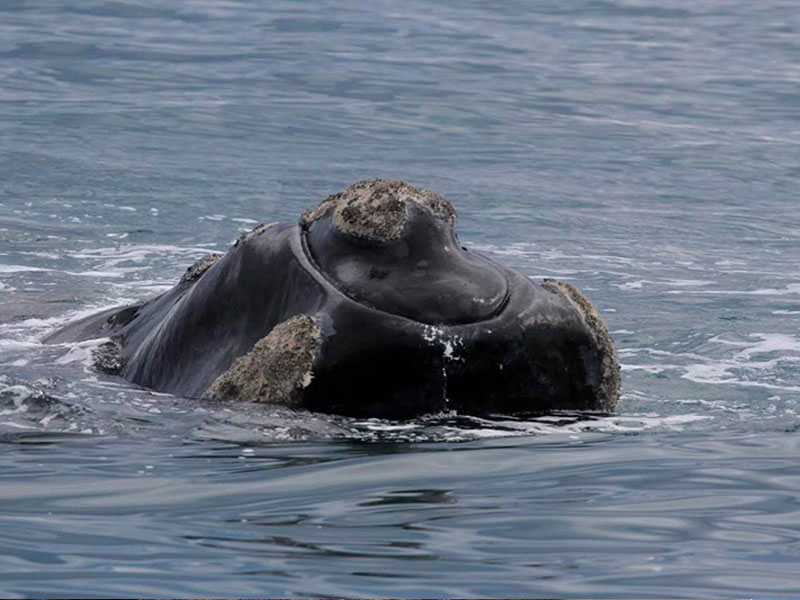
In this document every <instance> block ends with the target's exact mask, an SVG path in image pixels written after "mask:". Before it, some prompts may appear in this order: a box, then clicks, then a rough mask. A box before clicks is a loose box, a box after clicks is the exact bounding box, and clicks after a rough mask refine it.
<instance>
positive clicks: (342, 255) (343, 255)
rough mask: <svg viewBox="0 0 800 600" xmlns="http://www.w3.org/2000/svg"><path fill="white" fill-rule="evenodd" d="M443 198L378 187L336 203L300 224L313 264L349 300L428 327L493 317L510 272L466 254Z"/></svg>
mask: <svg viewBox="0 0 800 600" xmlns="http://www.w3.org/2000/svg"><path fill="white" fill-rule="evenodd" d="M455 222H456V213H455V210H454V209H453V207H452V205H451V204H450V203H449V202H448V201H447V200H445V199H444V198H443V197H441V196H439V195H438V194H435V193H434V192H430V191H428V190H422V189H420V188H415V187H413V186H410V185H408V184H405V183H403V182H400V181H391V180H390V181H387V180H371V181H365V182H359V183H356V184H354V185H353V186H350V187H349V188H347V189H346V190H344V191H343V192H341V193H340V194H336V195H334V196H330V197H329V198H327V199H326V200H324V201H323V202H322V204H320V206H319V207H318V208H317V209H316V210H315V211H313V212H310V213H306V214H305V216H304V218H303V219H301V226H302V228H303V235H304V236H305V241H306V244H305V246H306V248H307V249H308V252H309V254H310V258H311V259H312V261H313V262H314V263H315V265H316V266H317V268H318V269H319V270H320V272H322V273H323V274H324V275H325V276H326V277H327V278H328V280H329V281H330V282H331V283H332V284H333V285H334V286H335V287H337V288H338V289H339V290H340V291H342V292H343V293H344V294H346V295H347V296H349V297H350V298H352V299H354V300H356V301H357V302H360V303H362V304H366V305H368V306H371V307H373V308H376V309H378V310H382V311H385V312H389V313H392V314H396V315H400V316H403V317H406V318H409V319H413V320H415V321H419V322H422V323H429V324H442V325H455V324H464V323H473V322H477V321H482V320H486V319H489V318H492V317H493V316H495V315H496V314H498V312H499V311H501V310H502V307H503V306H504V304H505V302H506V299H507V295H508V281H507V278H506V275H505V273H504V269H503V268H502V267H500V266H499V265H497V264H495V263H493V262H492V261H490V260H488V259H487V258H485V257H483V256H481V255H480V254H478V253H476V252H470V251H467V250H466V249H465V248H463V247H461V246H460V244H459V243H458V240H457V239H456V236H455V233H454V231H453V225H454V224H455Z"/></svg>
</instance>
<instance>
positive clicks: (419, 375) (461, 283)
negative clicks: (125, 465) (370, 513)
mask: <svg viewBox="0 0 800 600" xmlns="http://www.w3.org/2000/svg"><path fill="white" fill-rule="evenodd" d="M414 194H417V196H414ZM419 194H422V195H419ZM425 194H427V196H426V195H425ZM354 198H355V200H354ZM387 198H388V200H387ZM419 198H422V200H419ZM431 198H433V200H434V201H435V202H434V201H431V200H430V199H431ZM439 200H441V201H442V202H445V204H439ZM326 202H327V203H328V204H327V205H326ZM359 202H361V203H362V204H359ZM363 202H367V205H363ZM365 206H366V208H365ZM359 207H360V208H359ZM376 207H377V209H380V210H383V209H386V210H388V211H389V213H387V214H388V218H387V219H385V220H383V221H380V220H378V221H375V217H374V215H376V214H379V213H380V210H377V209H376ZM387 207H388V208H387ZM442 207H444V208H442ZM373 209H376V210H374V211H373ZM445 209H447V210H450V211H452V208H451V207H450V205H449V204H447V203H446V201H444V200H443V199H441V197H440V196H436V195H435V194H433V193H431V192H427V191H425V190H419V189H418V188H413V187H411V186H407V185H406V184H403V183H402V182H397V181H383V180H372V181H367V182H359V183H357V184H354V185H353V186H351V187H350V188H348V189H347V190H345V191H344V192H342V193H340V194H337V195H335V196H331V197H329V198H328V199H327V200H326V201H325V202H323V204H322V205H320V207H319V208H318V209H317V210H316V211H315V212H314V213H305V214H304V216H303V217H302V218H301V221H300V223H299V224H274V225H271V226H260V227H258V228H256V229H255V230H254V231H253V232H251V233H249V234H247V235H245V236H242V237H240V239H239V241H237V243H236V244H235V245H234V246H233V247H232V248H231V249H230V250H229V251H228V252H227V253H226V254H225V255H224V256H222V257H221V258H219V259H218V260H216V262H213V264H212V261H205V262H204V263H202V264H201V263H198V264H199V265H200V266H199V267H194V271H193V270H192V268H190V270H189V271H188V272H187V275H186V276H184V278H183V279H182V280H181V282H180V283H178V284H177V285H176V286H175V287H174V288H172V289H171V290H169V291H168V292H166V293H164V294H162V295H160V296H158V297H156V298H153V299H151V300H149V301H147V302H143V303H141V304H136V305H133V306H128V307H124V308H116V309H111V310H107V311H104V312H102V313H99V314H97V315H93V316H91V317H88V318H85V319H82V320H80V321H77V322H75V323H72V324H70V325H68V326H66V327H65V328H63V329H61V330H60V331H57V332H56V333H54V334H52V335H51V336H49V337H48V338H47V339H46V340H45V341H46V342H49V343H61V342H75V341H80V340H86V339H92V338H109V339H110V340H111V341H110V342H107V343H106V344H105V346H104V355H103V353H101V354H100V358H99V359H98V362H99V364H100V366H101V367H103V368H104V369H105V370H106V371H110V372H113V373H116V374H119V375H122V376H123V377H125V378H126V379H128V380H130V381H131V382H133V383H136V384H138V385H140V386H143V387H147V388H151V389H154V390H157V391H161V392H169V393H172V394H175V395H180V396H186V397H194V398H200V397H204V396H205V397H230V398H239V399H244V400H255V401H266V402H275V403H280V404H286V405H289V406H295V407H302V408H306V409H310V410H314V411H320V412H326V413H335V414H342V415H350V416H357V417H380V418H392V419H402V418H410V417H414V416H417V415H421V414H425V413H434V412H440V411H447V410H455V411H458V413H460V414H492V413H503V414H513V413H544V412H548V411H551V410H554V409H559V410H564V409H577V410H596V411H604V412H608V411H612V410H613V408H614V406H615V404H616V401H617V398H618V395H619V375H618V373H619V366H618V363H617V360H616V356H615V354H614V349H613V345H612V342H611V338H610V337H609V335H608V332H607V330H606V329H605V326H604V325H603V324H602V321H601V320H600V318H599V317H598V316H597V313H596V311H594V309H593V308H592V307H591V305H590V304H589V303H588V301H587V300H586V299H585V298H583V296H582V295H581V294H580V292H578V291H577V290H576V289H575V288H573V287H572V286H569V285H567V284H562V283H560V282H555V281H553V280H546V281H545V282H542V283H536V282H533V281H531V280H529V279H528V278H526V277H524V276H522V275H520V274H519V273H517V272H515V271H513V270H511V269H509V268H507V267H505V266H503V265H501V264H498V263H497V262H494V261H493V260H491V259H490V258H488V257H486V256H484V255H482V254H481V253H478V252H475V251H473V250H468V249H466V248H464V247H462V246H461V245H460V244H459V242H458V240H457V238H456V235H455V233H454V230H453V222H454V220H455V213H454V212H452V215H451V214H450V213H448V212H447V211H446V210H445ZM359 210H361V212H359ZM365 210H367V211H368V212H365ZM348 211H349V212H348ZM369 211H373V212H369ZM391 211H394V213H392V212H391ZM398 214H399V215H400V217H397V215H398ZM353 215H355V216H353ZM348 218H349V219H350V221H349V222H348ZM359 219H360V221H359ZM393 219H394V220H393ZM370 220H372V221H370ZM387 222H388V223H389V226H391V227H394V229H392V230H391V231H389V232H388V233H387V228H386V226H385V225H386V223H387ZM365 223H366V224H365ZM376 223H377V225H376ZM359 227H360V228H361V229H359ZM391 227H390V229H391ZM381 228H383V229H381ZM209 264H210V266H208V265H209ZM204 267H207V268H204ZM298 316H302V317H303V318H305V319H307V321H306V323H308V324H310V325H311V328H312V329H309V330H308V331H311V330H313V331H314V332H316V333H315V335H316V337H314V338H313V339H314V340H315V341H314V342H313V343H312V342H309V341H308V340H309V339H311V338H310V337H308V335H306V337H302V336H299V334H298V336H296V337H294V338H293V337H291V336H292V335H294V333H293V332H294V331H295V330H294V329H292V327H291V326H292V325H293V324H295V323H297V322H298V321H297V319H296V317H298ZM293 318H295V319H293ZM287 323H288V324H289V325H286V324H287ZM281 324H284V325H283V326H282V327H277V326H279V325H281ZM273 330H275V332H277V331H278V330H280V331H281V332H284V331H285V332H288V334H287V335H289V338H286V337H282V338H280V340H283V341H281V342H279V343H277V345H276V343H273V342H270V340H272V339H273V338H275V339H278V338H277V337H276V335H277V333H274V334H273V335H270V337H269V338H267V336H268V335H269V334H270V333H271V332H273ZM281 335H283V333H281ZM312 337H313V336H312ZM265 339H266V342H264V340H265ZM286 339H289V340H290V342H291V343H290V344H288V345H287V344H286V343H285V340H286ZM294 340H297V342H296V343H294ZM260 341H261V342H260ZM270 343H272V345H271V346H270ZM257 344H259V345H257ZM292 344H294V345H292ZM304 344H305V345H304ZM262 347H263V348H267V351H266V354H263V353H259V352H261V350H258V351H257V349H258V348H262ZM289 347H291V348H294V347H296V348H299V352H300V354H297V353H295V354H291V355H288V354H286V352H288V350H286V348H289ZM254 348H255V349H254ZM301 354H302V356H306V357H308V360H309V361H310V362H308V364H306V363H303V364H306V367H308V368H307V369H306V370H305V371H303V372H302V373H301V372H300V371H302V369H303V368H305V367H302V365H300V367H297V368H298V369H300V370H297V369H294V367H296V366H297V364H299V363H298V360H299V359H297V356H300V355H301ZM275 356H278V357H279V358H277V359H276V358H275ZM243 357H245V358H243ZM247 357H250V358H247ZM262 357H266V358H262ZM237 359H241V360H239V361H237ZM260 360H262V361H265V362H270V361H271V363H270V364H269V365H265V366H264V370H263V372H264V373H268V374H271V377H272V378H273V379H275V378H276V377H278V378H280V377H282V376H283V375H282V374H283V373H284V372H285V373H286V376H287V377H294V380H291V381H289V382H288V383H287V385H286V386H284V387H286V388H287V389H288V390H289V392H276V391H275V389H274V386H273V387H272V388H271V387H270V384H269V382H267V383H266V384H259V385H260V387H259V385H253V384H252V381H243V380H242V378H243V377H245V378H247V377H250V375H244V376H243V375H242V372H246V373H253V372H254V371H253V369H255V371H256V372H257V377H262V376H263V377H267V376H266V375H263V373H262V374H260V375H259V374H258V373H261V371H259V369H260V368H261V367H260V363H259V361H260ZM243 361H244V362H243ZM248 361H249V363H248V364H249V365H250V366H246V365H245V363H246V362H248ZM287 361H288V362H287ZM292 361H294V362H292ZM300 362H302V361H300ZM235 363H236V364H239V363H241V364H240V365H239V366H238V367H237V366H236V364H235ZM287 364H288V365H289V366H288V367H286V365H287ZM301 367H302V368H301ZM243 369H244V371H242V370H243ZM247 369H250V370H249V371H247ZM293 369H294V371H293ZM295 371H296V372H295ZM276 374H277V375H276ZM237 378H238V379H237ZM267 379H268V378H267ZM215 382H217V383H215ZM220 382H222V383H220ZM223 383H224V385H223ZM256 383H257V382H256ZM245 389H251V390H253V389H255V390H256V392H254V393H250V392H248V393H245V392H243V391H242V390H245ZM270 389H272V391H270ZM221 390H222V391H221ZM258 390H261V391H258ZM265 390H266V391H265ZM223 391H224V393H223ZM253 394H255V395H253Z"/></svg>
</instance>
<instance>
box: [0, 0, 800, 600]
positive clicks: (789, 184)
mask: <svg viewBox="0 0 800 600" xmlns="http://www.w3.org/2000/svg"><path fill="white" fill-rule="evenodd" d="M798 56H800V12H798V10H797V5H796V3H793V2H781V1H778V0H765V1H763V2H745V1H732V2H731V1H726V2H722V1H716V0H712V1H708V2H699V3H698V2H683V1H678V0H667V1H658V2H656V1H655V0H642V1H633V0H628V1H623V0H616V1H575V2H561V1H557V2H556V1H552V2H548V1H542V2H536V3H534V2H525V1H509V2H501V3H478V2H450V1H447V2H419V1H415V0H410V1H403V2H399V1H398V2H393V1H366V0H365V1H362V2H355V1H343V2H337V3H332V2H315V3H295V2H283V1H280V0H279V1H270V2H266V1H263V2H255V3H252V2H237V1H228V2H217V1H211V0H208V1H201V0H194V1H187V2H178V1H177V0H152V1H147V2H145V1H138V2H135V1H132V0H119V1H114V2H112V1H105V0H91V1H89V0H81V1H78V0H75V1H73V2H50V1H48V0H41V1H37V0H32V1H15V0H5V1H3V2H0V297H2V305H1V306H0V440H2V443H1V444H0V453H1V454H0V456H2V462H1V463H0V469H2V479H1V480H0V481H1V482H2V485H0V595H2V596H12V597H13V596H49V597H64V596H76V595H78V596H93V597H94V596H97V597H102V596H106V595H112V596H119V595H121V596H135V597H136V596H138V597H148V596H161V597H163V596H190V597H197V596H236V597H247V596H301V595H312V596H319V595H331V596H416V597H440V596H568V597H597V596H614V597H685V596H714V597H742V596H769V597H797V596H798V595H800V569H798V568H797V564H798V560H799V559H800V501H799V500H798V497H799V494H800V462H799V461H798V454H799V453H798V450H800V440H799V439H798V436H799V435H800V416H798V411H800V330H799V328H798V319H800V302H799V300H800V266H799V265H800V244H799V242H800V217H798V214H800V210H799V209H800V207H799V206H798V200H797V191H798V189H800V167H798V158H800V120H798V115H799V114H800V101H799V100H798V98H800V83H799V82H800V67H799V66H798V61H797V58H798ZM380 176H382V177H398V178H403V179H407V180H409V181H411V182H413V183H416V184H418V185H423V186H427V187H432V188H434V189H436V190H439V191H440V192H442V193H444V194H445V195H446V196H447V197H448V198H450V199H451V200H453V201H454V203H455V204H456V206H457V208H458V210H459V215H460V223H459V233H460V237H461V239H462V241H465V242H466V243H468V244H471V245H472V246H477V247H480V248H482V249H484V250H486V251H490V252H494V253H495V254H496V255H498V256H500V257H501V258H502V259H504V260H506V261H507V262H510V263H511V264H513V265H514V266H515V267H517V268H519V269H520V270H522V271H523V272H524V273H526V274H528V275H530V276H531V277H534V278H539V277H543V276H557V277H560V278H562V279H567V280H569V281H571V282H573V283H575V284H576V285H578V286H579V287H581V288H582V289H583V290H584V291H585V292H586V293H587V295H589V296H590V297H591V298H592V299H593V300H594V301H595V302H596V304H597V305H598V307H599V309H600V310H601V312H602V314H603V316H604V318H605V319H606V320H607V322H608V324H609V326H610V329H611V330H612V332H613V334H614V337H615V339H616V343H617V346H618V349H619V352H620V356H621V360H622V363H623V369H624V371H623V399H622V402H621V404H620V406H619V410H618V413H617V414H616V415H614V416H610V417H609V416H598V415H589V416H588V418H579V417H578V416H576V415H569V414H564V415H554V416H552V417H550V418H547V419H535V420H513V419H503V418H498V419H496V420H478V419H467V418H464V417H460V416H459V415H452V414H451V415H438V416H435V417H432V418H429V419H422V420H419V421H416V422H411V423H387V422H378V421H361V422H359V421H353V420H348V419H340V418H330V417H323V416H319V415H311V414H302V413H292V412H290V411H285V410H284V411H279V410H274V409H269V408H265V407H263V406H254V405H239V406H230V405H215V404H211V403H199V402H197V401H191V400H187V399H181V398H174V397H170V396H166V395H162V394H155V393H151V392H148V391H146V390H140V389H137V388H135V387H134V386H131V385H129V384H127V383H126V382H124V381H120V380H118V379H114V378H111V377H107V376H101V375H98V374H97V373H95V372H94V371H92V369H91V368H90V366H89V360H88V358H89V355H90V353H91V349H92V344H77V345H69V346H67V345H60V346H49V347H48V346H43V345H41V344H40V342H39V340H40V339H41V337H42V336H43V335H44V334H46V333H47V332H49V331H52V330H53V329H54V328H55V327H57V326H59V325H61V324H63V323H65V322H67V321H68V320H69V319H70V318H73V317H74V316H75V315H77V314H81V313H87V312H90V311H92V310H95V309H97V308H99V307H105V306H113V305H118V304H123V303H126V302H130V301H133V300H136V299H142V298H147V297H149V296H151V295H153V294H155V293H157V292H159V291H162V290H165V289H167V288H168V287H169V286H171V285H172V284H173V283H174V282H175V281H176V279H177V278H178V277H179V276H180V274H181V273H182V271H183V270H184V269H185V268H186V266H188V265H189V264H190V263H191V262H193V261H194V260H195V259H196V258H197V257H199V256H201V255H203V254H204V253H207V252H210V251H219V250H224V249H225V248H226V247H228V245H229V244H230V242H231V240H232V239H233V238H234V237H235V236H236V235H237V234H238V233H239V232H241V231H242V230H245V229H248V228H250V227H252V226H253V225H254V224H256V223H257V222H261V221H265V220H294V219H296V218H297V216H298V214H299V213H300V211H301V210H302V209H303V208H306V207H312V206H314V205H316V203H317V202H318V201H319V200H320V199H322V198H323V197H324V196H325V195H327V194H328V193H330V192H333V191H336V190H339V189H341V188H343V187H344V186H345V185H347V184H348V183H350V182H351V181H353V180H355V179H358V178H364V177H380Z"/></svg>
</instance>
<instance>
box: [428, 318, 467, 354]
mask: <svg viewBox="0 0 800 600" xmlns="http://www.w3.org/2000/svg"><path fill="white" fill-rule="evenodd" d="M422 339H424V340H425V341H426V342H428V343H429V344H431V345H433V344H437V345H440V346H441V348H442V356H444V358H445V359H447V360H449V361H457V360H464V358H463V357H460V356H458V355H457V354H456V352H457V351H458V348H459V347H460V346H463V344H464V340H463V338H462V337H460V336H457V335H448V334H447V333H446V332H445V331H444V330H442V329H441V328H440V327H436V326H435V325H424V326H423V328H422Z"/></svg>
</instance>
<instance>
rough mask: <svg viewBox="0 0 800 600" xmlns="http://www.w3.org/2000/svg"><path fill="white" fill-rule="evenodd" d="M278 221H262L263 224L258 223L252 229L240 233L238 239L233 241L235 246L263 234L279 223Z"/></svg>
mask: <svg viewBox="0 0 800 600" xmlns="http://www.w3.org/2000/svg"><path fill="white" fill-rule="evenodd" d="M277 224H278V222H277V221H272V222H271V223H261V225H256V226H255V227H253V228H252V229H251V230H250V231H245V232H244V233H240V234H239V235H238V236H237V237H236V241H235V242H233V245H234V246H238V245H239V244H244V243H245V242H249V241H250V240H252V239H253V238H254V237H256V236H259V235H261V234H262V233H264V232H265V231H267V230H268V229H270V228H272V227H274V226H275V225H277Z"/></svg>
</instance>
